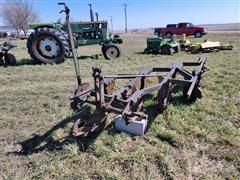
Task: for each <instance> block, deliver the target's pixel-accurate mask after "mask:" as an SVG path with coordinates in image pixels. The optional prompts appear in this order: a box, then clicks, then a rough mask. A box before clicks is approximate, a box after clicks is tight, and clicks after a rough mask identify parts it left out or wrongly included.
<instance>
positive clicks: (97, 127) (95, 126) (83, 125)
mask: <svg viewBox="0 0 240 180" xmlns="http://www.w3.org/2000/svg"><path fill="white" fill-rule="evenodd" d="M106 120H107V113H106V112H102V111H95V112H94V113H93V114H92V115H91V116H90V117H89V118H88V119H78V120H77V121H76V122H75V123H74V125H73V128H72V135H73V136H75V137H82V138H84V137H85V138H86V137H91V136H94V135H96V134H98V133H100V132H101V131H102V130H103V129H104V128H105V126H106Z"/></svg>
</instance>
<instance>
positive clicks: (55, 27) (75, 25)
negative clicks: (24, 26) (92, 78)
mask: <svg viewBox="0 0 240 180" xmlns="http://www.w3.org/2000/svg"><path fill="white" fill-rule="evenodd" d="M60 13H62V12H60ZM90 15H91V22H71V23H70V24H71V28H72V30H73V34H74V37H73V38H74V44H75V47H76V48H77V47H79V46H87V45H94V44H99V45H101V46H102V53H103V56H104V57H105V59H113V58H118V57H120V55H121V49H120V47H119V46H118V44H121V43H122V39H121V38H120V37H119V36H118V35H112V34H111V33H110V32H109V30H108V23H107V21H98V20H97V21H94V19H93V11H92V8H91V6H90ZM97 19H98V17H97ZM29 27H30V28H31V29H34V30H35V31H34V32H33V33H32V34H31V35H30V36H29V37H28V40H27V48H28V52H29V54H30V56H31V57H32V59H33V60H34V61H36V62H37V63H50V64H52V63H62V62H64V60H65V58H66V57H68V56H69V55H70V54H71V48H70V40H69V37H68V34H67V32H68V26H67V23H66V22H65V23H61V21H60V20H59V21H57V22H56V23H32V24H29Z"/></svg>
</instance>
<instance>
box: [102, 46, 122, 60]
mask: <svg viewBox="0 0 240 180" xmlns="http://www.w3.org/2000/svg"><path fill="white" fill-rule="evenodd" d="M102 52H103V56H104V57H105V59H108V60H111V59H115V58H118V57H120V56H121V49H120V47H119V46H118V45H116V44H114V43H108V44H106V45H103V46H102Z"/></svg>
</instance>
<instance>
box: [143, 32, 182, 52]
mask: <svg viewBox="0 0 240 180" xmlns="http://www.w3.org/2000/svg"><path fill="white" fill-rule="evenodd" d="M178 51H179V43H178V42H176V38H175V36H174V38H172V39H170V40H166V39H163V38H159V37H157V38H147V47H146V48H145V49H144V53H146V54H149V53H160V54H168V55H172V54H173V53H177V52H178Z"/></svg>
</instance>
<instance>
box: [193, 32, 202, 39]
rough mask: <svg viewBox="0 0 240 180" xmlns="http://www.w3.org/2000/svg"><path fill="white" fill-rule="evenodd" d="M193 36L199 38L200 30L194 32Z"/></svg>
mask: <svg viewBox="0 0 240 180" xmlns="http://www.w3.org/2000/svg"><path fill="white" fill-rule="evenodd" d="M194 36H195V38H201V37H202V33H201V32H200V31H197V32H195V34H194Z"/></svg>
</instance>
